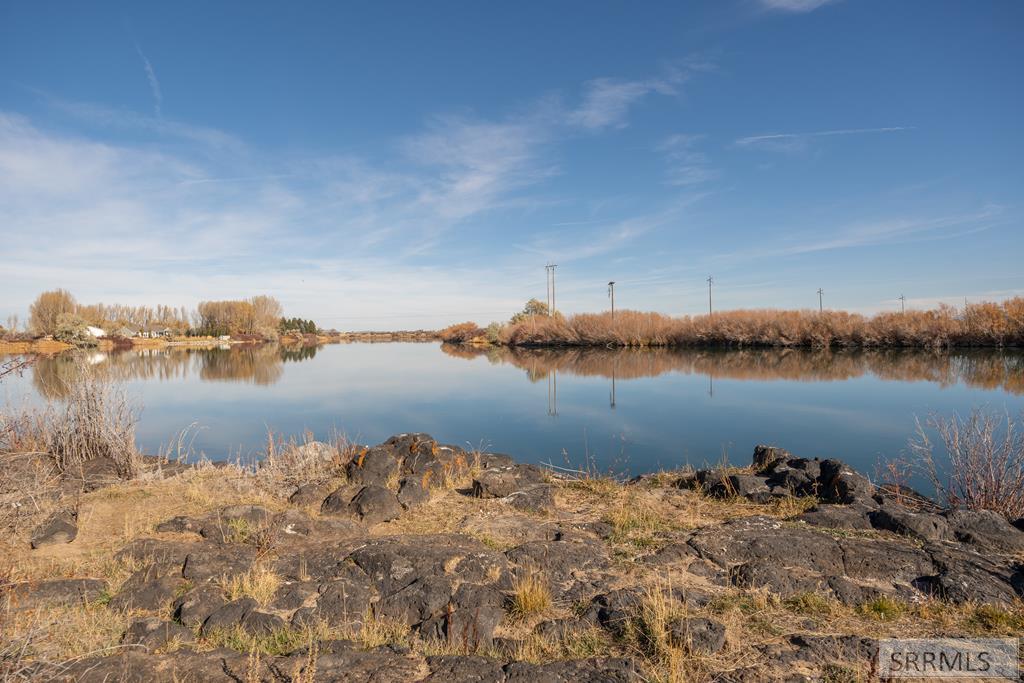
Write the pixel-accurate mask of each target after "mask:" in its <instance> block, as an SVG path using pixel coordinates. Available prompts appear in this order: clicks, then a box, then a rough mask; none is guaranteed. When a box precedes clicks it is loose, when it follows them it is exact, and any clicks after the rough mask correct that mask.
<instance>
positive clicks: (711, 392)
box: [708, 372, 715, 398]
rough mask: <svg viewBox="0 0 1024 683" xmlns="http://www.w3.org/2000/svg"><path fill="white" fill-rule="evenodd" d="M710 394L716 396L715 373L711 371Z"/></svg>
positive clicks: (712, 396) (709, 379)
mask: <svg viewBox="0 0 1024 683" xmlns="http://www.w3.org/2000/svg"><path fill="white" fill-rule="evenodd" d="M708 396H710V397H711V398H714V397H715V375H714V373H710V372H709V373H708Z"/></svg>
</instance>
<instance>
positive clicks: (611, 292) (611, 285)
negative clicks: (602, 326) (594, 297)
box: [608, 280, 615, 321]
mask: <svg viewBox="0 0 1024 683" xmlns="http://www.w3.org/2000/svg"><path fill="white" fill-rule="evenodd" d="M608 296H609V297H610V298H611V300H612V321H614V320H615V280H612V281H610V282H609V283H608Z"/></svg>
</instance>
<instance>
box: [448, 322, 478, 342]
mask: <svg viewBox="0 0 1024 683" xmlns="http://www.w3.org/2000/svg"><path fill="white" fill-rule="evenodd" d="M484 333H485V330H483V329H481V327H480V326H479V325H477V324H476V323H474V322H465V323H458V324H456V325H449V326H448V327H446V328H444V329H443V330H441V331H440V332H438V336H439V337H440V338H441V341H445V342H448V343H450V344H461V343H463V342H468V341H470V340H471V339H473V338H475V337H479V336H481V335H483V334H484Z"/></svg>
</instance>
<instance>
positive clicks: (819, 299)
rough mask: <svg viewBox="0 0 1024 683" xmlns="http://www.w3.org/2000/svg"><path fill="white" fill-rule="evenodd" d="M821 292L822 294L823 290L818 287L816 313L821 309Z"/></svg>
mask: <svg viewBox="0 0 1024 683" xmlns="http://www.w3.org/2000/svg"><path fill="white" fill-rule="evenodd" d="M822 294H824V292H823V291H821V287H818V313H821V312H822V310H823V309H822V305H821V295H822Z"/></svg>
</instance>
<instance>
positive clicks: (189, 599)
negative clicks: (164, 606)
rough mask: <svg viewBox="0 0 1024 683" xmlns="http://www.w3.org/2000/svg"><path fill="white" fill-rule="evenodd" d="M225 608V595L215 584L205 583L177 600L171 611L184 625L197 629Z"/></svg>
mask: <svg viewBox="0 0 1024 683" xmlns="http://www.w3.org/2000/svg"><path fill="white" fill-rule="evenodd" d="M223 606H224V593H223V592H222V591H221V590H220V589H219V588H217V587H216V586H214V585H213V584H209V583H204V584H201V585H199V586H196V587H195V588H193V589H192V590H190V591H188V592H187V593H185V594H184V595H182V596H181V597H179V598H178V599H177V600H175V601H174V604H173V605H172V606H171V611H172V614H173V615H174V618H175V619H177V620H178V621H180V622H181V623H182V624H184V625H185V626H188V627H189V628H195V627H198V626H201V625H202V623H203V622H204V621H206V619H207V617H209V616H210V615H211V614H213V613H214V612H216V611H217V610H219V609H220V608H221V607H223Z"/></svg>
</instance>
